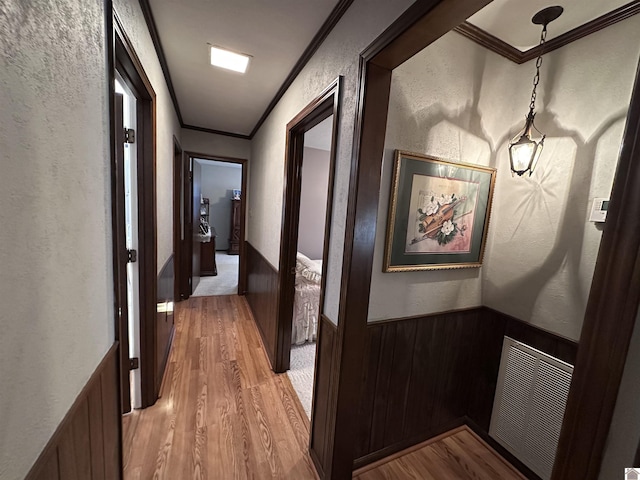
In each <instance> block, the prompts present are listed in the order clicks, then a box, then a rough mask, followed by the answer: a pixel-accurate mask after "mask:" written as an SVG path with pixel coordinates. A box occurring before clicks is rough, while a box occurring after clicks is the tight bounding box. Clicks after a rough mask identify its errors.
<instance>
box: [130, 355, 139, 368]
mask: <svg viewBox="0 0 640 480" xmlns="http://www.w3.org/2000/svg"><path fill="white" fill-rule="evenodd" d="M138 368H140V359H139V358H138V357H133V358H130V359H129V370H137V369H138Z"/></svg>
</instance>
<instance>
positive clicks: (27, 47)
mask: <svg viewBox="0 0 640 480" xmlns="http://www.w3.org/2000/svg"><path fill="white" fill-rule="evenodd" d="M79 19H82V21H79ZM108 125H109V123H108V111H107V81H106V71H105V52H104V26H103V11H102V2H78V1H73V0H56V1H55V2H51V1H38V2H36V1H29V2H24V1H20V0H1V1H0V157H1V163H2V173H1V174H0V265H2V267H1V268H0V302H1V304H2V308H0V326H1V328H2V333H1V334H0V385H1V387H0V478H2V479H7V480H13V479H19V478H24V476H25V475H26V473H27V472H28V470H29V469H30V468H31V466H32V464H33V462H34V461H35V460H36V458H37V456H38V455H39V454H40V452H41V450H42V449H43V447H44V446H45V444H46V443H47V442H48V441H49V438H50V437H51V435H52V434H53V432H54V430H55V429H56V427H57V426H58V424H59V423H60V421H61V420H62V418H63V417H64V415H65V414H66V413H67V411H68V409H69V408H70V407H71V405H72V403H73V401H74V400H75V398H76V397H77V395H78V394H79V393H80V390H81V389H82V388H83V387H84V385H85V384H86V382H87V381H88V380H89V377H90V376H91V374H92V373H93V372H94V370H95V368H96V367H97V365H98V363H99V362H100V361H101V360H102V358H103V357H104V355H105V354H106V352H107V350H108V349H109V347H110V346H111V345H112V343H113V341H114V331H113V326H114V315H113V281H112V258H111V211H110V205H111V199H110V190H111V187H110V185H111V184H110V169H109V161H110V158H109V132H108Z"/></svg>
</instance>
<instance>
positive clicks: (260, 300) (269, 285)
mask: <svg viewBox="0 0 640 480" xmlns="http://www.w3.org/2000/svg"><path fill="white" fill-rule="evenodd" d="M245 244H246V249H245V251H246V252H247V261H246V265H247V302H248V303H249V307H251V313H253V318H254V319H255V321H256V324H257V325H258V331H259V332H260V336H261V337H262V343H263V344H264V348H265V350H266V351H267V357H268V358H269V362H271V368H273V367H274V365H275V364H276V347H277V345H276V338H277V333H278V332H277V328H278V326H277V311H278V271H277V270H276V269H275V268H273V266H272V265H271V264H270V263H269V262H268V261H267V260H266V258H264V257H263V256H262V254H260V252H258V250H256V249H255V247H254V246H253V245H251V244H250V243H249V242H245Z"/></svg>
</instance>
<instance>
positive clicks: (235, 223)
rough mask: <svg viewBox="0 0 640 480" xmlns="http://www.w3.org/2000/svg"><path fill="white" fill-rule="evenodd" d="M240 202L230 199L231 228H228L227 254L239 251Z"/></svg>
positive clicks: (236, 253) (234, 253) (235, 253)
mask: <svg viewBox="0 0 640 480" xmlns="http://www.w3.org/2000/svg"><path fill="white" fill-rule="evenodd" d="M240 202H241V200H235V199H233V200H231V230H229V232H230V234H229V250H228V252H227V253H228V254H229V255H238V254H239V253H240Z"/></svg>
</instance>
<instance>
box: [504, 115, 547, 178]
mask: <svg viewBox="0 0 640 480" xmlns="http://www.w3.org/2000/svg"><path fill="white" fill-rule="evenodd" d="M534 117H535V114H534V113H533V112H529V115H528V116H527V121H526V123H525V126H524V128H523V129H522V130H521V131H520V132H518V134H517V135H516V136H515V137H513V139H512V140H511V142H509V160H510V162H511V176H514V175H515V174H517V175H518V176H522V175H524V174H525V173H527V172H529V176H531V174H532V173H533V171H534V170H535V168H536V165H537V163H538V159H539V158H540V154H541V153H542V147H543V145H544V138H545V136H544V135H542V136H541V137H539V138H538V139H534V138H531V132H532V130H533V129H535V130H536V131H538V130H537V129H536V127H535V126H534V125H533V118H534ZM538 133H539V132H538Z"/></svg>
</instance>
